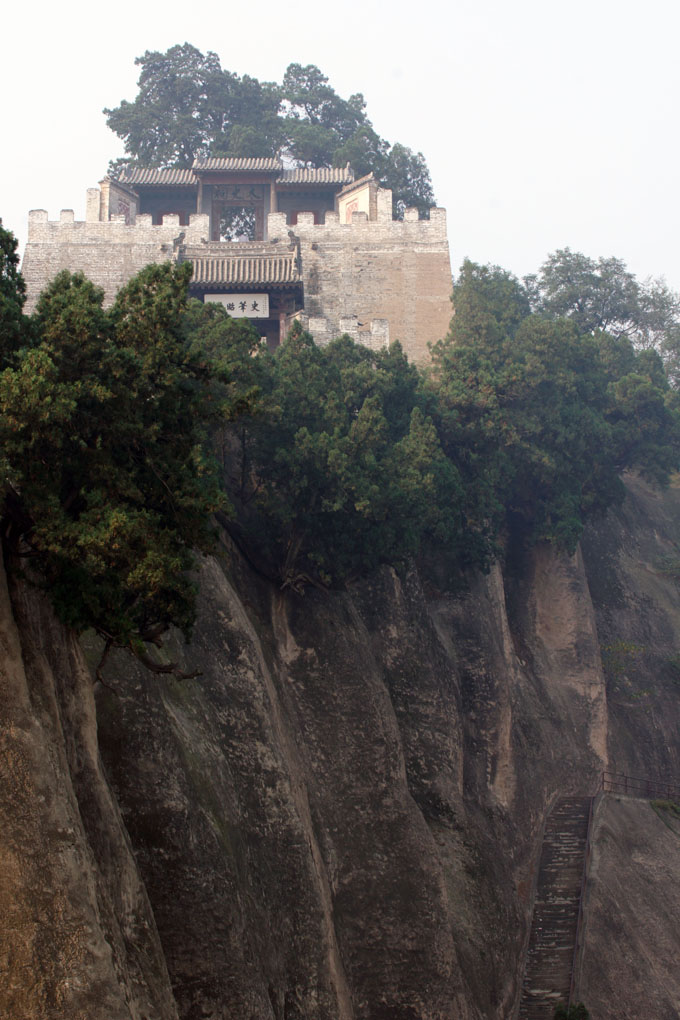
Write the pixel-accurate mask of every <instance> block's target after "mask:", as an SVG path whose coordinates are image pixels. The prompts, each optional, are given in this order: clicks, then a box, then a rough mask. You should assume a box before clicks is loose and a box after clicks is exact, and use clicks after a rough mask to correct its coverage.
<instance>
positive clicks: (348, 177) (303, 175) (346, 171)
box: [276, 166, 354, 184]
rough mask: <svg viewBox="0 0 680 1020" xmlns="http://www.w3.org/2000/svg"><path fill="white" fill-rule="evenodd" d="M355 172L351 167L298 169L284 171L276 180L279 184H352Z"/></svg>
mask: <svg viewBox="0 0 680 1020" xmlns="http://www.w3.org/2000/svg"><path fill="white" fill-rule="evenodd" d="M353 180H354V171H353V170H352V168H351V167H350V166H343V167H333V168H332V169H330V170H329V169H328V167H319V168H310V167H298V168H297V169H296V170H284V171H283V173H282V174H281V175H280V176H279V177H277V178H276V183H277V184H351V182H352V181H353Z"/></svg>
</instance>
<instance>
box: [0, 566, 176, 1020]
mask: <svg viewBox="0 0 680 1020" xmlns="http://www.w3.org/2000/svg"><path fill="white" fill-rule="evenodd" d="M12 596H13V598H12V604H10V598H9V593H8V590H7V585H6V580H5V574H4V571H0V649H1V652H0V723H1V725H0V790H1V794H0V834H1V835H0V919H1V921H0V1015H2V1016H3V1017H8V1018H11V1020H55V1018H61V1017H63V1018H67V1017H68V1018H69V1020H93V1018H99V1017H101V1018H102V1020H104V1018H106V1020H145V1018H146V1020H166V1018H169V1020H172V1018H175V1017H177V1012H176V1008H175V1003H174V999H173V996H172V993H171V989H170V982H169V979H168V974H167V969H166V966H165V961H164V958H163V953H162V950H161V947H160V943H159V941H158V935H157V932H156V927H155V923H154V919H153V913H152V910H151V907H150V905H149V902H148V899H147V896H146V892H145V889H144V885H143V883H142V881H141V879H140V876H139V872H138V870H137V866H136V864H135V860H134V857H133V855H132V851H131V848H130V844H129V840H128V837H127V834H126V832H125V829H124V826H123V825H122V822H121V819H120V813H119V810H118V807H117V805H116V802H115V800H114V799H113V798H112V796H111V793H110V789H109V786H108V784H107V782H106V780H105V778H104V776H103V773H102V769H101V764H100V761H99V753H98V748H97V727H96V722H95V711H94V699H93V695H92V681H91V678H90V675H89V672H88V670H87V668H86V665H85V662H84V660H83V657H82V654H81V651H80V648H79V647H78V644H77V642H76V641H75V640H74V638H73V636H72V635H70V634H68V633H67V632H66V631H65V630H64V629H63V628H62V627H60V626H59V625H58V624H57V623H56V621H55V620H54V616H53V614H52V611H51V609H50V607H49V606H48V605H46V604H45V602H44V601H43V600H42V599H41V597H40V596H39V595H38V594H37V593H36V592H34V591H30V590H27V589H26V588H16V587H15V588H14V589H13V591H12Z"/></svg>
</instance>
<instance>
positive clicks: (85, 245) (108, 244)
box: [21, 192, 210, 312]
mask: <svg viewBox="0 0 680 1020" xmlns="http://www.w3.org/2000/svg"><path fill="white" fill-rule="evenodd" d="M93 199H94V196H92V198H91V197H90V194H89V192H88V203H89V204H88V208H90V206H92V205H93ZM209 230H210V224H209V219H208V217H207V216H205V215H198V214H194V215H193V216H192V217H191V222H190V224H189V226H186V227H180V225H179V217H178V216H174V215H173V216H165V217H164V218H163V223H162V225H160V226H153V225H152V223H151V216H149V215H138V216H137V219H136V222H135V223H134V224H132V225H127V224H126V223H125V221H124V217H122V216H121V217H118V218H114V219H112V220H109V221H108V222H98V221H95V220H85V221H77V220H75V219H74V216H73V212H72V211H71V210H70V209H63V210H62V212H61V217H60V219H59V220H48V218H47V213H46V212H45V211H44V210H43V209H34V210H32V211H31V212H30V213H29V217H28V242H27V244H26V250H25V252H24V258H23V262H22V266H21V270H22V273H23V275H24V279H25V280H26V290H27V301H26V311H27V312H31V311H33V309H34V308H35V303H36V301H37V299H38V296H39V294H40V292H41V291H42V290H43V289H44V288H45V287H46V285H47V284H48V283H49V282H50V280H52V279H54V277H55V276H56V275H57V273H58V272H60V271H61V270H62V269H68V270H69V271H70V272H72V273H75V272H82V273H84V274H85V275H86V276H87V277H89V279H90V280H92V281H93V282H94V283H96V284H97V286H99V287H102V288H103V289H104V295H105V302H106V304H107V305H108V304H111V303H112V301H113V299H114V298H115V296H116V294H117V293H118V291H119V290H120V288H121V287H122V286H123V284H125V283H127V281H128V280H129V279H130V278H131V277H133V276H134V275H135V274H136V273H138V272H139V271H140V269H143V268H144V266H147V265H149V263H151V262H166V261H168V260H169V259H171V258H172V257H173V242H174V241H175V240H176V239H177V238H178V237H179V234H180V232H183V233H184V234H185V243H187V244H200V243H201V240H202V239H203V238H208V237H209Z"/></svg>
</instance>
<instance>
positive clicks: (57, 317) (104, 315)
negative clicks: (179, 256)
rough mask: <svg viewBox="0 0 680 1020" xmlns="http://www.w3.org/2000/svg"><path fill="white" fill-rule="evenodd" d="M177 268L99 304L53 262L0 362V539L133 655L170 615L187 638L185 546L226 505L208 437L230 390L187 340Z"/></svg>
mask: <svg viewBox="0 0 680 1020" xmlns="http://www.w3.org/2000/svg"><path fill="white" fill-rule="evenodd" d="M189 275H190V267H189V266H171V265H168V264H166V265H162V266H149V267H147V269H145V270H143V271H142V272H141V273H140V274H139V275H138V276H137V277H135V278H134V279H133V280H131V281H130V282H129V283H128V285H127V286H126V287H124V288H123V289H122V290H121V291H120V293H119V295H118V297H117V299H116V301H115V304H114V306H113V307H112V308H111V310H110V311H105V310H104V309H103V307H102V297H103V295H102V292H101V291H100V290H98V289H97V288H96V287H94V286H93V285H92V284H91V283H90V282H89V281H88V280H86V279H85V278H84V277H83V276H82V274H74V275H71V274H69V273H67V272H63V273H60V274H59V275H58V276H57V277H56V279H55V280H54V281H53V282H52V283H51V284H50V286H49V287H48V288H47V290H46V291H45V292H44V293H43V294H42V296H41V298H40V300H39V303H38V306H37V310H36V313H35V316H34V317H33V321H32V323H31V328H30V329H29V328H28V327H27V326H25V328H24V334H23V339H24V346H23V347H22V348H21V349H20V350H19V351H18V353H16V354H15V355H14V358H13V360H12V361H11V362H10V361H9V360H8V358H7V355H5V357H4V360H3V365H2V371H1V372H0V444H1V448H2V450H3V458H4V464H3V468H4V491H3V508H2V515H3V517H2V526H3V538H4V541H5V546H6V548H7V549H8V552H9V553H10V554H11V555H12V557H13V560H14V562H17V560H21V559H23V560H24V561H25V562H27V563H32V564H33V565H34V569H33V570H32V576H34V577H38V576H40V577H41V578H42V579H43V581H44V583H45V585H46V587H47V588H48V589H49V592H50V595H51V598H52V600H53V602H54V604H55V607H56V609H57V611H58V613H59V615H60V616H61V618H62V619H63V620H64V621H65V622H66V623H67V624H69V625H71V626H72V627H74V628H75V629H76V630H78V631H82V630H85V629H86V628H90V627H92V628H94V629H95V630H96V631H97V632H98V633H99V634H100V635H101V636H102V637H103V638H104V640H105V641H106V642H107V647H109V646H111V645H119V646H123V647H127V648H129V649H131V650H132V651H134V652H135V653H136V654H138V655H139V656H140V657H142V658H146V657H145V653H144V642H154V643H156V644H159V643H160V639H161V635H162V633H163V632H164V631H165V630H167V628H168V626H169V625H170V624H175V625H176V626H178V627H179V628H181V629H182V630H183V631H184V633H185V634H187V635H188V634H189V632H190V630H191V625H192V623H193V618H194V601H195V590H194V586H193V584H192V582H191V580H190V578H189V574H188V571H189V570H190V568H191V567H192V566H193V563H194V559H193V556H192V550H193V549H197V550H200V551H205V550H207V549H208V548H209V547H210V545H211V541H212V536H211V531H210V526H209V518H210V513H211V512H212V511H213V510H216V509H217V508H219V507H221V506H222V505H224V502H225V497H224V494H223V492H222V491H221V488H220V485H219V478H218V472H217V470H216V466H215V464H214V463H213V462H211V459H210V458H209V457H208V456H207V455H206V452H205V450H206V444H205V439H206V431H207V429H208V428H209V427H210V425H211V424H212V423H213V422H214V421H217V420H218V419H219V420H221V419H222V418H223V416H224V414H225V406H224V405H225V403H226V404H229V400H230V398H229V395H228V394H226V395H225V392H224V391H222V392H221V391H220V390H219V387H220V386H223V387H224V386H226V385H227V380H226V376H225V374H224V372H222V371H219V370H217V369H216V368H215V365H214V364H213V363H212V362H211V361H210V359H209V358H208V357H207V356H206V353H205V351H204V350H202V351H201V352H198V351H195V350H191V349H190V347H189V345H188V344H187V342H186V338H185V335H184V331H183V330H184V326H183V316H184V314H185V311H186V305H187V283H188V278H189ZM16 292H17V295H18V297H20V296H21V291H20V288H19V287H18V286H17V288H16ZM231 399H235V398H234V397H233V395H232V397H231ZM168 668H170V667H163V670H164V671H165V670H166V669H168Z"/></svg>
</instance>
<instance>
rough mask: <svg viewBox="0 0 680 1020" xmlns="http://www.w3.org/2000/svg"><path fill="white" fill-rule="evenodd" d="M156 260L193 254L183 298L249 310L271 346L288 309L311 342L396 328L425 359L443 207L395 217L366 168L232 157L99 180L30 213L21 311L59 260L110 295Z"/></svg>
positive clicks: (445, 300) (440, 288) (394, 334)
mask: <svg viewBox="0 0 680 1020" xmlns="http://www.w3.org/2000/svg"><path fill="white" fill-rule="evenodd" d="M166 260H173V261H189V262H191V264H192V267H193V275H192V280H191V285H190V289H191V293H192V295H193V296H194V297H197V298H199V299H200V300H203V301H214V302H219V303H221V304H223V305H224V306H225V308H226V309H227V311H228V312H229V313H230V314H231V315H234V316H246V317H248V318H249V319H251V320H252V321H253V324H254V325H255V326H256V328H257V329H258V330H259V332H260V335H261V336H262V337H264V338H266V340H267V343H268V344H269V345H270V346H271V347H275V346H276V345H277V344H279V343H280V342H281V340H282V339H283V338H284V337H285V335H286V333H287V331H288V329H289V328H290V326H291V324H292V322H293V320H294V319H296V318H297V319H300V320H301V321H302V323H303V325H304V326H305V327H306V328H307V329H309V330H310V332H311V333H312V335H313V336H314V338H315V340H316V341H317V342H318V343H326V342H328V341H329V340H331V339H332V338H333V337H335V336H338V335H340V334H342V333H349V334H350V336H352V337H353V338H354V339H356V340H357V341H359V342H361V343H364V344H367V345H368V346H370V347H373V348H378V347H382V346H384V345H386V344H388V343H389V342H390V341H392V340H397V339H398V340H400V341H401V343H402V345H403V346H404V349H405V350H406V352H407V354H408V355H409V357H410V358H411V359H413V360H420V361H422V360H425V359H426V358H427V356H428V344H429V343H430V342H432V341H436V340H438V339H439V338H440V337H441V336H443V335H444V334H445V333H446V330H447V328H448V323H449V318H450V315H451V305H450V294H451V267H450V261H449V248H448V240H447V236H446V213H445V211H444V210H443V209H431V210H430V218H429V219H425V220H421V219H419V218H418V211H417V210H416V209H407V210H406V213H405V216H404V219H403V220H395V219H394V218H393V215H392V193H391V191H389V190H387V189H383V188H380V187H379V185H378V183H377V181H376V180H375V178H374V177H373V175H372V174H368V175H367V176H365V177H362V178H360V179H358V180H355V179H354V174H353V172H352V169H351V167H350V166H349V165H348V166H346V167H344V168H341V169H325V168H324V169H309V168H302V169H300V168H298V169H286V168H285V167H284V166H283V165H282V163H281V162H280V161H279V160H278V159H274V158H234V157H226V158H221V157H220V158H217V157H211V158H207V159H197V160H196V161H195V162H194V165H193V167H192V168H190V169H142V168H129V169H126V170H125V171H124V172H123V173H122V174H121V175H120V176H119V177H118V178H115V179H114V178H111V177H106V178H105V179H104V180H103V181H101V182H100V185H99V187H98V188H90V189H88V192H87V202H86V214H85V220H84V221H76V220H75V217H74V214H73V212H72V211H71V210H63V211H62V213H61V216H60V219H59V220H58V221H51V220H49V219H48V215H47V213H46V212H45V211H44V210H41V209H38V210H33V211H32V212H31V213H30V214H29V235H28V243H27V246H26V252H25V255H24V261H23V266H22V270H23V273H24V277H25V279H26V283H27V289H28V309H29V310H30V309H31V308H32V307H33V306H34V305H35V301H36V300H37V297H38V294H39V293H40V291H41V290H42V289H43V287H45V285H46V284H47V283H48V282H49V281H50V280H51V279H52V278H53V277H54V276H55V275H56V273H57V272H59V271H60V270H61V269H69V270H71V271H73V272H75V271H77V270H80V271H82V272H84V273H85V274H86V275H87V276H88V277H89V278H90V279H92V280H93V281H94V282H95V283H96V284H98V285H99V286H101V287H103V289H104V292H105V295H106V300H107V302H110V301H112V300H113V299H114V297H115V294H116V292H117V291H118V289H119V288H120V287H121V286H122V285H123V284H124V283H125V282H126V281H127V280H128V279H130V277H132V276H133V275H134V274H135V273H137V272H138V271H139V270H140V269H142V268H143V267H144V266H145V265H147V264H148V263H150V262H161V261H166Z"/></svg>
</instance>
